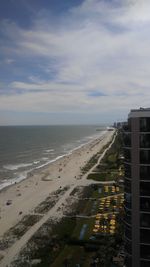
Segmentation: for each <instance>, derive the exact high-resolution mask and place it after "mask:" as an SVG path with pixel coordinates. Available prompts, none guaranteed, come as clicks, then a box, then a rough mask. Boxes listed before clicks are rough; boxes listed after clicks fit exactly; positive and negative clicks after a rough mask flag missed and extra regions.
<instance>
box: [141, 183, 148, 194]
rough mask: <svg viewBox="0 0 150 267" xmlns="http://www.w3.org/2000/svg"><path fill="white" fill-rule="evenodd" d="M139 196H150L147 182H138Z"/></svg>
mask: <svg viewBox="0 0 150 267" xmlns="http://www.w3.org/2000/svg"><path fill="white" fill-rule="evenodd" d="M140 195H141V196H150V183H149V182H140Z"/></svg>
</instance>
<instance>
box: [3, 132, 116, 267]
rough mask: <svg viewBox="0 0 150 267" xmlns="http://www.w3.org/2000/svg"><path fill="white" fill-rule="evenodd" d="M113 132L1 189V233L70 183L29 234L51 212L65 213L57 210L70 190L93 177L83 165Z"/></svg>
mask: <svg viewBox="0 0 150 267" xmlns="http://www.w3.org/2000/svg"><path fill="white" fill-rule="evenodd" d="M113 134H114V131H107V132H105V133H104V135H103V136H101V137H99V138H97V139H95V140H93V141H91V142H90V143H88V144H86V145H84V146H82V147H81V148H79V149H77V150H74V151H73V152H72V154H70V155H67V156H65V157H63V158H60V159H59V160H57V161H55V162H53V163H51V164H49V165H47V166H45V167H44V168H41V169H39V170H36V172H33V173H32V174H30V175H29V177H28V178H27V179H25V180H23V181H21V182H20V183H18V184H14V185H12V186H10V187H8V188H5V189H4V190H2V191H1V192H0V236H1V237H2V236H3V235H4V233H5V232H6V231H8V230H9V229H10V228H11V227H13V226H14V225H16V223H17V222H19V221H20V220H21V219H22V218H23V217H24V216H25V215H29V214H33V212H34V209H35V208H36V207H37V206H38V205H39V204H40V203H41V202H43V201H44V200H45V199H46V198H47V197H48V196H49V195H50V194H52V193H53V192H55V191H57V190H59V189H61V188H62V187H65V186H68V189H67V190H66V191H65V193H64V194H62V197H60V198H59V199H58V201H57V202H56V205H54V207H53V208H52V209H51V210H50V211H49V212H47V213H46V214H45V216H44V217H43V218H42V220H43V221H42V220H40V222H39V226H38V224H36V226H35V228H34V226H33V227H32V232H31V233H30V235H29V238H30V237H31V236H32V234H34V232H35V231H36V230H37V229H38V227H40V225H42V223H44V222H45V221H46V220H47V219H48V218H50V217H51V216H55V217H61V216H62V213H61V212H57V211H58V208H59V207H60V206H62V204H63V203H65V201H66V199H67V197H68V196H69V194H70V192H71V191H72V190H73V189H74V188H75V187H76V186H80V185H83V186H85V185H86V184H89V180H87V179H86V176H87V174H84V175H82V171H81V169H82V168H83V167H84V166H85V164H86V163H87V162H88V161H89V160H90V158H91V157H92V156H93V155H95V154H96V153H97V152H99V151H100V150H101V149H102V148H103V147H104V146H105V145H106V144H107V143H108V142H109V141H110V140H111V139H112V136H113ZM8 200H10V202H11V204H10V205H7V202H8ZM30 230H31V229H30ZM29 238H27V239H26V240H24V243H22V244H20V245H19V243H18V245H17V246H18V247H19V246H21V245H23V244H25V243H26V242H27V241H28V240H29ZM20 242H21V241H20ZM15 249H16V250H17V249H18V248H17V247H16V248H15V247H14V248H13V249H12V250H15ZM9 253H10V257H13V256H14V255H15V253H12V255H11V248H10V249H9ZM4 256H5V253H4ZM6 256H7V252H6ZM5 258H6V257H4V260H5ZM2 262H3V263H2ZM2 262H1V263H0V266H2V265H1V264H4V265H3V266H5V261H3V260H2ZM6 262H7V261H6ZM7 263H8V262H7Z"/></svg>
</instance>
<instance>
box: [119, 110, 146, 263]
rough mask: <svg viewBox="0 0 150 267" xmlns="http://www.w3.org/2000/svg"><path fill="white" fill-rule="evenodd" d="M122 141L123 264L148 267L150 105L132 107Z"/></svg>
mask: <svg viewBox="0 0 150 267" xmlns="http://www.w3.org/2000/svg"><path fill="white" fill-rule="evenodd" d="M123 140H124V157H125V160H124V161H125V162H124V163H125V219H124V221H125V255H126V257H125V266H126V267H131V266H132V267H150V108H148V109H145V108H140V109H137V110H131V112H130V113H129V116H128V123H127V125H126V124H125V125H124V127H123Z"/></svg>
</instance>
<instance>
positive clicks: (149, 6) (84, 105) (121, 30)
mask: <svg viewBox="0 0 150 267" xmlns="http://www.w3.org/2000/svg"><path fill="white" fill-rule="evenodd" d="M149 14H150V2H149V1H148V0H143V1H141V0H136V1H134V0H130V1H129V0H126V1H118V0H116V1H115V0H114V1H112V2H108V1H98V0H85V1H84V2H83V4H82V5H80V6H78V7H76V8H73V9H71V10H70V13H69V14H68V15H67V17H66V18H63V19H62V24H61V25H54V28H52V26H51V25H50V20H49V18H47V17H45V18H43V17H42V15H41V16H38V18H36V19H34V23H33V26H32V27H31V28H30V29H21V28H19V27H18V26H16V25H15V24H14V23H13V24H10V23H8V22H7V23H6V22H5V28H6V34H7V37H9V38H10V39H11V40H13V44H15V45H13V46H12V54H13V58H15V56H17V58H19V57H20V58H21V60H23V58H30V59H31V58H33V60H34V59H35V58H36V59H37V58H38V59H39V63H40V64H41V65H42V67H43V71H44V72H45V75H44V76H43V77H40V76H39V74H38V75H37V76H35V72H34V73H31V75H30V77H27V79H26V80H25V79H24V80H20V81H18V80H15V79H14V80H13V81H12V82H11V83H9V84H8V85H7V88H10V89H12V90H13V91H14V94H13V95H12V94H11V95H5V96H2V97H1V99H0V109H1V110H5V109H8V108H9V109H11V110H24V111H25V110H28V111H40V112H41V111H45V112H65V111H66V112H79V111H80V112H81V113H84V112H87V111H89V110H90V111H91V112H93V113H95V114H96V113H101V112H104V111H106V110H108V109H109V110H110V117H111V112H113V110H117V111H118V112H119V110H124V111H127V110H128V109H130V108H133V107H138V106H141V105H149V103H148V97H149V96H150V94H149V84H150V76H149V73H150V63H149V62H150V49H149V47H150V16H149ZM39 17H40V19H39ZM41 21H42V23H41ZM43 25H44V27H43ZM49 25H50V26H49ZM9 49H10V50H11V47H9ZM14 51H15V52H14ZM45 60H46V62H47V65H46V68H45V64H44V61H45ZM10 63H11V62H10ZM53 70H54V71H55V75H54V77H52V76H51V71H53ZM16 90H20V91H21V90H24V93H23V94H16ZM34 90H35V92H33V91H34ZM37 90H39V92H36V91H37ZM42 90H43V92H42ZM25 91H26V93H25ZM91 91H93V92H94V91H100V92H102V93H103V94H105V95H106V96H101V97H98V98H96V97H90V96H89V92H91ZM17 92H18V91H17ZM16 103H17V105H16Z"/></svg>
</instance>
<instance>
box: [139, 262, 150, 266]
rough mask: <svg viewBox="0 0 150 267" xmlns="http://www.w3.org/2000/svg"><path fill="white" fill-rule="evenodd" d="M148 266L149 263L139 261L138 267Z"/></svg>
mask: <svg viewBox="0 0 150 267" xmlns="http://www.w3.org/2000/svg"><path fill="white" fill-rule="evenodd" d="M149 266H150V262H149V261H144V260H141V261H140V267H149Z"/></svg>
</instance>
